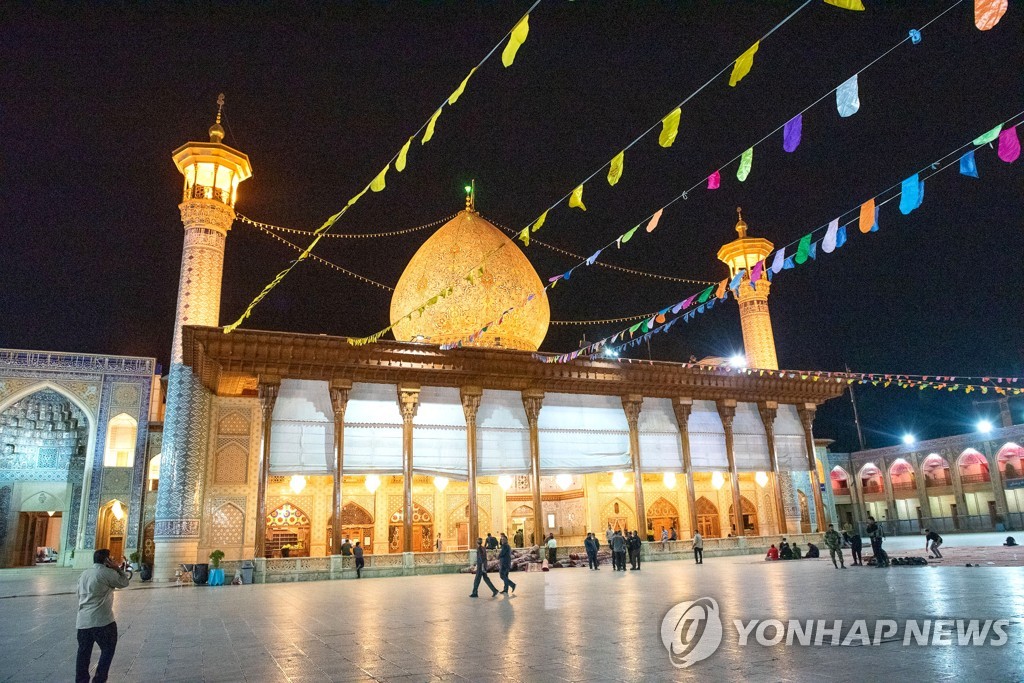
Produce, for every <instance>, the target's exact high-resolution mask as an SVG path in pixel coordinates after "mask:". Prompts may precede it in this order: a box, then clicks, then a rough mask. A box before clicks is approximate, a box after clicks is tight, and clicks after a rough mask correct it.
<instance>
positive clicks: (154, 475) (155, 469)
mask: <svg viewBox="0 0 1024 683" xmlns="http://www.w3.org/2000/svg"><path fill="white" fill-rule="evenodd" d="M161 455H162V454H161V453H157V454H156V455H154V456H153V459H152V460H150V461H149V475H148V476H147V477H146V490H147V491H156V490H157V486H158V485H159V484H160V456H161Z"/></svg>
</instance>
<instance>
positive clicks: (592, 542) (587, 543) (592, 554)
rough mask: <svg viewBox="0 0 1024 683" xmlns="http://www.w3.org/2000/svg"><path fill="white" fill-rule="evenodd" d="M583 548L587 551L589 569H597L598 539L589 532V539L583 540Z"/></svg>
mask: <svg viewBox="0 0 1024 683" xmlns="http://www.w3.org/2000/svg"><path fill="white" fill-rule="evenodd" d="M583 547H584V549H586V551H587V567H588V568H590V569H597V548H598V546H597V537H595V536H594V534H593V533H592V532H589V531H588V532H587V537H586V538H585V539H583Z"/></svg>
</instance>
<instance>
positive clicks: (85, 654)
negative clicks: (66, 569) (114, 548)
mask: <svg viewBox="0 0 1024 683" xmlns="http://www.w3.org/2000/svg"><path fill="white" fill-rule="evenodd" d="M92 563H93V564H92V567H91V568H89V569H86V570H85V571H84V572H82V575H81V576H79V577H78V615H77V617H76V618H75V626H76V628H77V629H78V657H77V658H76V660H75V682H76V683H89V660H90V659H92V646H93V645H94V644H95V645H99V647H100V661H99V663H98V664H97V665H96V673H95V674H94V675H93V678H92V680H93V681H95V682H96V683H103V682H104V681H106V680H107V674H108V673H109V671H110V663H111V662H112V661H113V660H114V650H116V649H117V622H116V621H114V590H115V589H118V588H127V587H128V582H129V578H128V577H127V576H125V573H124V570H123V568H122V567H121V566H120V565H118V564H117V563H115V562H114V561H113V560H111V559H110V551H109V550H107V549H106V548H102V549H100V550H97V551H96V552H94V553H93V554H92Z"/></svg>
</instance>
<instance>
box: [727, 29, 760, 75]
mask: <svg viewBox="0 0 1024 683" xmlns="http://www.w3.org/2000/svg"><path fill="white" fill-rule="evenodd" d="M760 46H761V41H760V40H759V41H757V42H756V43H754V44H753V45H751V46H750V49H749V50H747V51H746V52H744V53H743V54H741V55H740V56H739V59H737V60H736V65H735V66H734V67H733V68H732V75H731V76H729V85H731V86H735V85H736V84H737V83H739V82H740V81H742V80H743V77H744V76H746V75H747V74H748V73H750V67H752V66H754V55H755V54H756V53H757V48H758V47H760Z"/></svg>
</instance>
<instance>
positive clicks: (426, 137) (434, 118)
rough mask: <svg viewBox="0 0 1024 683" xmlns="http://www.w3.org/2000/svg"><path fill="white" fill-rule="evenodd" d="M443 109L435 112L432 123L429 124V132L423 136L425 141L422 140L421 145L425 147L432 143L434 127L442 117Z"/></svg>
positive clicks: (431, 118) (431, 119)
mask: <svg viewBox="0 0 1024 683" xmlns="http://www.w3.org/2000/svg"><path fill="white" fill-rule="evenodd" d="M442 111H444V110H443V109H438V110H437V111H435V112H434V115H433V116H431V117H430V121H428V122H427V132H426V133H424V134H423V139H422V140H420V144H421V145H425V144H427V143H428V142H430V139H431V138H433V137H434V126H436V125H437V119H438V118H439V117H440V116H441V112H442Z"/></svg>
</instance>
